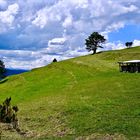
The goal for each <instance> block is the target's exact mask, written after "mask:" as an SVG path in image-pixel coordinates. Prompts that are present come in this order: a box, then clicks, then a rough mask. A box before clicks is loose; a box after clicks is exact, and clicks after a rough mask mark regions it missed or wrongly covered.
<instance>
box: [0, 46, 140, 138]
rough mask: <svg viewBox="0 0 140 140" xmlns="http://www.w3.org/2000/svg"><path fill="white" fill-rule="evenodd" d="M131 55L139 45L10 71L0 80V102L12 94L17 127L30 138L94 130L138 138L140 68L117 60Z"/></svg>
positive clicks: (137, 55)
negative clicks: (131, 69) (129, 68)
mask: <svg viewBox="0 0 140 140" xmlns="http://www.w3.org/2000/svg"><path fill="white" fill-rule="evenodd" d="M131 59H140V47H135V48H131V49H124V50H118V51H107V52H103V53H98V54H96V55H87V56H83V57H78V58H74V59H70V60H66V61H61V62H58V63H53V64H50V65H48V66H46V67H42V68H38V69H34V70H32V71H31V72H26V73H23V74H20V75H15V76H10V77H8V78H7V81H6V82H5V83H1V84H0V91H1V92H0V102H2V101H3V100H4V99H5V98H6V97H9V96H11V97H12V102H13V104H17V105H18V106H19V109H20V111H19V113H18V116H19V120H20V127H21V128H22V129H23V130H28V133H29V136H30V137H33V139H35V138H37V139H47V138H48V139H70V140H71V139H72V140H73V139H75V138H78V137H80V136H87V137H88V136H91V135H94V136H96V135H98V134H99V135H101V136H102V137H104V135H106V134H108V135H115V134H117V135H123V136H124V137H126V138H128V139H139V138H140V85H139V84H140V74H139V73H120V72H119V70H118V63H117V62H118V61H122V60H131ZM7 133H8V134H7ZM6 136H7V139H8V138H9V139H10V138H11V137H10V136H13V137H14V138H15V139H16V138H17V139H19V135H18V134H16V133H15V132H7V131H3V137H6ZM11 139H12V138H11ZM20 139H21V137H20Z"/></svg>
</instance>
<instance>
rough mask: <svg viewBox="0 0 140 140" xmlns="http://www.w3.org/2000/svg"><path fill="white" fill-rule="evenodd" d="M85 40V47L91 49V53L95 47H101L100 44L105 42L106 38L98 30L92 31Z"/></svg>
mask: <svg viewBox="0 0 140 140" xmlns="http://www.w3.org/2000/svg"><path fill="white" fill-rule="evenodd" d="M85 41H86V43H85V45H86V49H87V50H88V51H93V54H95V53H96V50H97V48H103V47H102V46H101V44H102V43H105V41H106V39H105V38H104V36H102V35H100V34H99V33H98V32H93V33H92V34H91V35H90V36H89V37H88V38H87V39H86V40H85Z"/></svg>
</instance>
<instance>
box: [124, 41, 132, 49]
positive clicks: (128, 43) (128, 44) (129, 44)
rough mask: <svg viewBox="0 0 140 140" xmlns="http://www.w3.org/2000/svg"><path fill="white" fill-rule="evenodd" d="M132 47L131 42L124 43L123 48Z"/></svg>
mask: <svg viewBox="0 0 140 140" xmlns="http://www.w3.org/2000/svg"><path fill="white" fill-rule="evenodd" d="M132 45H133V42H126V43H125V46H126V47H127V48H130V47H131V46H132Z"/></svg>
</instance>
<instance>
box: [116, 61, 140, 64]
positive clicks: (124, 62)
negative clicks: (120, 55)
mask: <svg viewBox="0 0 140 140" xmlns="http://www.w3.org/2000/svg"><path fill="white" fill-rule="evenodd" d="M118 63H123V64H128V63H129V64H131V63H133V64H134V63H140V60H129V61H120V62H118Z"/></svg>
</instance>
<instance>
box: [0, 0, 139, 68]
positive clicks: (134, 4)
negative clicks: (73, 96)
mask: <svg viewBox="0 0 140 140" xmlns="http://www.w3.org/2000/svg"><path fill="white" fill-rule="evenodd" d="M139 14H140V1H139V0H117V1H115V0H106V1H105V0H26V1H25V0H20V1H19V0H0V59H2V60H3V61H4V62H5V65H6V67H8V68H20V69H32V68H35V67H40V66H44V65H47V64H49V63H50V62H51V61H52V60H53V59H54V58H57V59H58V60H64V59H69V58H72V57H76V56H80V55H85V54H88V52H87V51H86V50H85V45H84V43H85V38H87V37H88V36H89V35H90V34H91V33H92V32H94V31H97V32H100V33H101V34H102V35H104V36H105V38H106V39H107V41H106V43H105V44H104V50H114V49H123V48H125V45H124V44H125V42H126V41H133V42H134V44H133V46H137V45H140V16H139Z"/></svg>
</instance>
